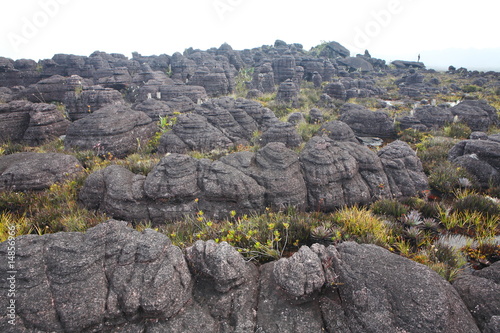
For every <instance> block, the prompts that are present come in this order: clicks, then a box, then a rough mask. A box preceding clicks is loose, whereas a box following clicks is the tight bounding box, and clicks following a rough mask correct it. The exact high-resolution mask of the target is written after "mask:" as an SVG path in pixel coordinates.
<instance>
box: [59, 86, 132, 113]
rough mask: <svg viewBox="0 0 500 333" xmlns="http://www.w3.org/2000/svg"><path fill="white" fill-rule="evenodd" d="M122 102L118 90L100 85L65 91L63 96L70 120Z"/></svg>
mask: <svg viewBox="0 0 500 333" xmlns="http://www.w3.org/2000/svg"><path fill="white" fill-rule="evenodd" d="M123 102H124V100H123V96H122V94H121V93H120V92H119V91H118V90H115V89H112V88H104V87H102V86H90V87H84V88H82V89H81V90H79V89H77V90H76V91H75V90H72V91H67V92H66V94H65V96H64V104H65V105H66V112H67V114H68V117H69V118H70V119H71V121H75V120H78V119H81V118H84V117H86V116H88V115H89V114H90V113H92V112H95V111H97V110H99V109H101V108H103V107H105V106H107V105H112V104H118V103H123Z"/></svg>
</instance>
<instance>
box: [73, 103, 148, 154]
mask: <svg viewBox="0 0 500 333" xmlns="http://www.w3.org/2000/svg"><path fill="white" fill-rule="evenodd" d="M157 129H158V127H157V125H156V123H154V122H153V121H152V120H151V118H149V117H148V116H147V115H146V114H145V113H143V112H140V111H133V110H132V109H130V108H129V107H128V106H126V105H124V104H116V105H109V106H106V107H104V108H101V109H99V110H97V111H96V112H94V113H91V114H90V115H88V116H87V117H85V118H82V119H80V120H77V121H75V122H74V123H72V124H71V125H70V126H69V128H68V132H67V134H66V139H65V142H64V145H65V147H68V148H70V147H71V148H78V149H82V150H94V151H96V152H97V153H98V154H100V155H104V154H108V153H110V154H112V155H114V156H117V157H123V156H125V155H127V154H129V153H132V152H134V151H135V150H136V149H137V148H138V146H139V145H140V144H141V143H143V144H146V142H147V141H148V140H149V139H150V138H151V137H152V136H153V135H154V133H155V132H156V131H157Z"/></svg>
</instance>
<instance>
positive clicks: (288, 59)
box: [272, 55, 297, 84]
mask: <svg viewBox="0 0 500 333" xmlns="http://www.w3.org/2000/svg"><path fill="white" fill-rule="evenodd" d="M296 66H297V65H296V63H295V58H294V57H293V56H291V55H283V56H281V57H279V58H277V59H275V60H273V63H272V67H273V72H274V84H280V83H281V82H284V81H286V80H292V79H293V78H294V76H295V69H296Z"/></svg>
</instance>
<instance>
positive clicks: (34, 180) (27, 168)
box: [0, 152, 83, 191]
mask: <svg viewBox="0 0 500 333" xmlns="http://www.w3.org/2000/svg"><path fill="white" fill-rule="evenodd" d="M82 170H83V167H82V165H81V163H80V162H79V161H78V160H77V159H76V157H74V156H71V155H64V154H59V153H31V152H29V153H16V154H11V155H5V156H0V191H7V190H13V191H31V190H35V191H38V190H44V189H46V188H49V187H50V186H51V185H52V184H54V183H57V182H61V181H64V180H66V179H69V178H71V177H72V176H74V175H75V174H77V173H78V172H80V171H82Z"/></svg>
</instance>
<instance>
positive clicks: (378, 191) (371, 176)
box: [300, 136, 392, 211]
mask: <svg viewBox="0 0 500 333" xmlns="http://www.w3.org/2000/svg"><path fill="white" fill-rule="evenodd" d="M300 161H301V163H302V167H303V170H304V178H305V181H306V186H307V191H308V206H309V208H310V209H314V210H322V211H331V210H334V209H335V208H338V207H342V206H345V205H353V204H356V203H369V202H372V201H374V200H377V198H379V199H380V198H390V197H391V196H392V194H391V192H390V188H389V180H388V178H387V176H386V174H385V173H384V169H383V166H382V163H381V161H380V159H379V158H378V156H377V155H376V154H375V153H374V152H372V151H371V150H370V149H369V148H367V147H364V146H362V145H360V144H356V143H352V142H335V141H333V140H331V139H329V138H325V137H318V136H315V137H313V138H312V139H311V140H309V142H308V143H307V144H306V146H305V147H304V149H303V151H302V152H301V154H300Z"/></svg>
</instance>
